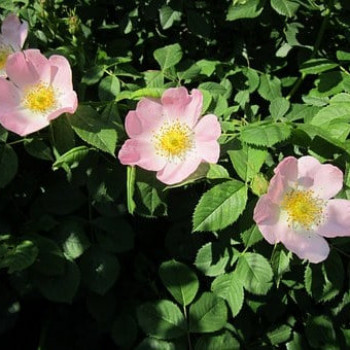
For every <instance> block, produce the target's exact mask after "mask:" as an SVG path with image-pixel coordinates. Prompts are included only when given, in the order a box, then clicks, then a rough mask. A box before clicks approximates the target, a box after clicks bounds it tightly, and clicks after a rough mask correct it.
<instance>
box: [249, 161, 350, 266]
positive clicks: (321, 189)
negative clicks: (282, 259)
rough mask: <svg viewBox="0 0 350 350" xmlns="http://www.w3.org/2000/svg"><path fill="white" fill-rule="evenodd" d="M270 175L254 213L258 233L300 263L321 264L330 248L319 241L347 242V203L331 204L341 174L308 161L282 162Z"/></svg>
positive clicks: (349, 233) (349, 205)
mask: <svg viewBox="0 0 350 350" xmlns="http://www.w3.org/2000/svg"><path fill="white" fill-rule="evenodd" d="M274 172H275V175H274V176H273V178H272V179H271V181H270V186H269V189H268V192H267V194H265V195H263V196H262V197H260V199H259V201H258V203H257V205H256V207H255V210H254V220H255V222H256V223H257V225H258V227H259V229H260V231H261V233H262V234H263V236H264V237H265V239H266V240H267V241H268V242H269V243H270V244H275V243H278V242H282V243H283V245H284V246H285V247H286V248H287V249H288V250H290V251H291V252H293V253H295V254H296V255H297V256H298V257H299V258H300V259H307V260H309V261H310V262H312V263H319V262H321V261H323V260H325V259H326V258H327V256H328V254H329V246H328V243H327V241H326V240H325V239H324V237H338V236H340V237H342V236H350V201H349V200H345V199H331V198H332V197H334V196H335V195H336V194H337V193H338V192H339V191H340V190H341V188H342V186H343V173H342V172H341V171H340V170H339V169H338V168H337V167H335V166H333V165H330V164H321V163H320V162H319V161H318V160H317V159H315V158H313V157H310V156H306V157H301V158H300V159H296V158H294V157H287V158H285V159H284V160H283V161H282V162H281V163H280V164H279V165H278V166H277V168H276V169H275V171H274Z"/></svg>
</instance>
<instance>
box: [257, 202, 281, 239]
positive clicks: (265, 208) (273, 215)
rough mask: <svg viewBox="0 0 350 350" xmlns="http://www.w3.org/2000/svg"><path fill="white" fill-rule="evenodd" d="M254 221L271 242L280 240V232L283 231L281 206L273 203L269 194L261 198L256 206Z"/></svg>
mask: <svg viewBox="0 0 350 350" xmlns="http://www.w3.org/2000/svg"><path fill="white" fill-rule="evenodd" d="M253 218H254V221H255V222H256V224H257V225H258V227H259V230H260V232H261V233H262V235H263V236H264V238H265V239H266V240H267V241H268V242H269V243H270V244H275V243H277V242H279V239H278V233H279V232H280V231H281V228H280V227H279V226H280V224H281V222H280V208H279V206H278V205H277V204H275V203H273V202H272V201H271V200H270V198H269V196H268V195H263V196H261V197H260V198H259V200H258V202H257V204H256V206H255V208H254V216H253Z"/></svg>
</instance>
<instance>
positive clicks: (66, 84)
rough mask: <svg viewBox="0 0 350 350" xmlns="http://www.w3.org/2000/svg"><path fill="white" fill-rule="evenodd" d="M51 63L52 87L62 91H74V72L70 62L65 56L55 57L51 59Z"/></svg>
mask: <svg viewBox="0 0 350 350" xmlns="http://www.w3.org/2000/svg"><path fill="white" fill-rule="evenodd" d="M49 63H50V65H51V85H52V86H53V87H54V88H56V89H59V90H62V91H67V90H72V89H73V84H72V70H71V68H70V65H69V62H68V60H67V59H66V58H65V57H63V56H59V55H53V56H51V57H50V58H49ZM54 68H57V69H54Z"/></svg>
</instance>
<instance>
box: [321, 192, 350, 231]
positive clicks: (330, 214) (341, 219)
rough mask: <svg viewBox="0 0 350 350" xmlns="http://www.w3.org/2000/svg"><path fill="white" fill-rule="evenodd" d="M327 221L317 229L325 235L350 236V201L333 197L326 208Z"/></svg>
mask: <svg viewBox="0 0 350 350" xmlns="http://www.w3.org/2000/svg"><path fill="white" fill-rule="evenodd" d="M325 218H326V221H325V222H324V223H323V224H322V225H321V226H320V227H318V229H317V233H318V234H320V235H321V236H324V237H344V236H350V201H349V200H346V199H331V200H329V201H328V202H327V207H326V208H325Z"/></svg>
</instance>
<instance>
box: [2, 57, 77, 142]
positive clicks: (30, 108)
mask: <svg viewBox="0 0 350 350" xmlns="http://www.w3.org/2000/svg"><path fill="white" fill-rule="evenodd" d="M6 73H7V76H8V79H9V80H7V79H5V78H0V124H1V125H2V126H3V127H4V128H5V129H7V130H10V131H13V132H15V133H16V134H18V135H21V136H24V135H28V134H30V133H32V132H35V131H37V130H40V129H42V128H45V127H46V126H47V125H49V124H50V121H51V120H53V119H55V118H57V117H58V116H60V115H61V114H62V113H65V112H67V113H74V112H75V110H76V108H77V105H78V100H77V95H76V93H75V91H74V90H73V85H72V71H71V68H70V65H69V62H68V61H67V59H66V58H64V57H63V56H59V55H53V56H51V57H50V58H49V59H47V58H46V57H45V56H44V55H42V54H41V53H40V51H39V50H25V51H23V52H16V53H14V54H12V55H11V56H9V58H8V60H7V63H6Z"/></svg>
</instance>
